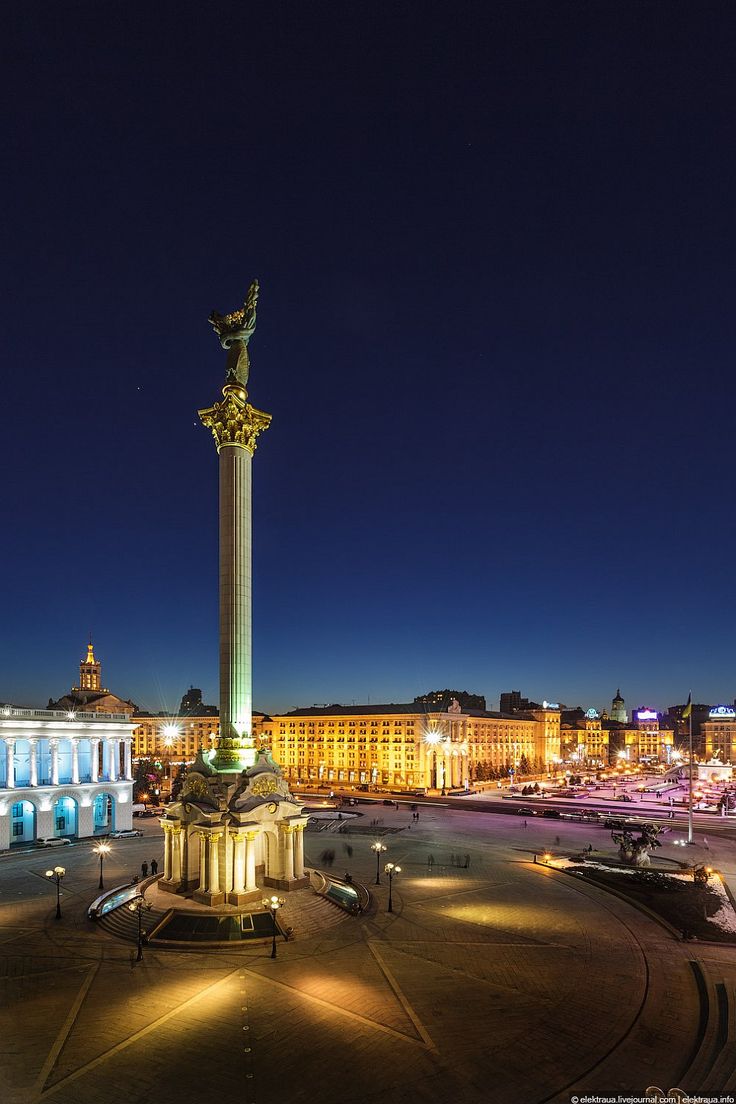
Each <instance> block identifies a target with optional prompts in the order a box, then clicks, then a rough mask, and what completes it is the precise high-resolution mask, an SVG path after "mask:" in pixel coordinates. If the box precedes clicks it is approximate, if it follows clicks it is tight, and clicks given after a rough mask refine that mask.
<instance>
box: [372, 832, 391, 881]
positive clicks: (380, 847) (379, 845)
mask: <svg viewBox="0 0 736 1104" xmlns="http://www.w3.org/2000/svg"><path fill="white" fill-rule="evenodd" d="M387 850H388V848H387V847H386V846H385V845H384V844H383V843H381V842H380V841H379V840H376V842H375V843H372V844H371V851H375V852H376V885H380V884H381V873H380V863H381V852H382V851H387Z"/></svg>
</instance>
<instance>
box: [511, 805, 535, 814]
mask: <svg viewBox="0 0 736 1104" xmlns="http://www.w3.org/2000/svg"><path fill="white" fill-rule="evenodd" d="M516 815H517V816H537V810H536V809H529V808H527V807H526V806H522V807H521V808H520V809H517V810H516Z"/></svg>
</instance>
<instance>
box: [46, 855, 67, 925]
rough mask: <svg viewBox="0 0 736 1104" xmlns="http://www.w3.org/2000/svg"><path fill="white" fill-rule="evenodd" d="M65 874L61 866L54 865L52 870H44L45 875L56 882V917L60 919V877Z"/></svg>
mask: <svg viewBox="0 0 736 1104" xmlns="http://www.w3.org/2000/svg"><path fill="white" fill-rule="evenodd" d="M65 874H66V870H65V869H64V867H63V866H55V867H54V869H53V870H47V871H46V877H47V878H49V879H50V880H51V881H52V882H56V919H57V920H61V879H62V878H63V877H64V875H65Z"/></svg>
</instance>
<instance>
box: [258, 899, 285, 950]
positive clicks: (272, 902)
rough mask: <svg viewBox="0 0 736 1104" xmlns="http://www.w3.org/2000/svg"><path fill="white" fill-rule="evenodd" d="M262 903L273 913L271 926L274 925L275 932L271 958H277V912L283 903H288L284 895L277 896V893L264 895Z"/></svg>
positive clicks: (273, 930)
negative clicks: (270, 895) (268, 895)
mask: <svg viewBox="0 0 736 1104" xmlns="http://www.w3.org/2000/svg"><path fill="white" fill-rule="evenodd" d="M261 903H262V904H263V907H264V908H265V909H268V911H269V912H270V913H271V927H272V932H273V937H272V940H271V958H275V957H276V913H277V911H278V909H280V908H281V906H282V905H285V904H286V901H285V900H284V898H283V897H277V896H276V894H274V895H273V896H272V897H264V898H263V901H262V902H261Z"/></svg>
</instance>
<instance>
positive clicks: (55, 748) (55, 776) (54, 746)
mask: <svg viewBox="0 0 736 1104" xmlns="http://www.w3.org/2000/svg"><path fill="white" fill-rule="evenodd" d="M49 750H50V751H51V785H52V786H58V785H59V741H58V740H55V739H54V740H49Z"/></svg>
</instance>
